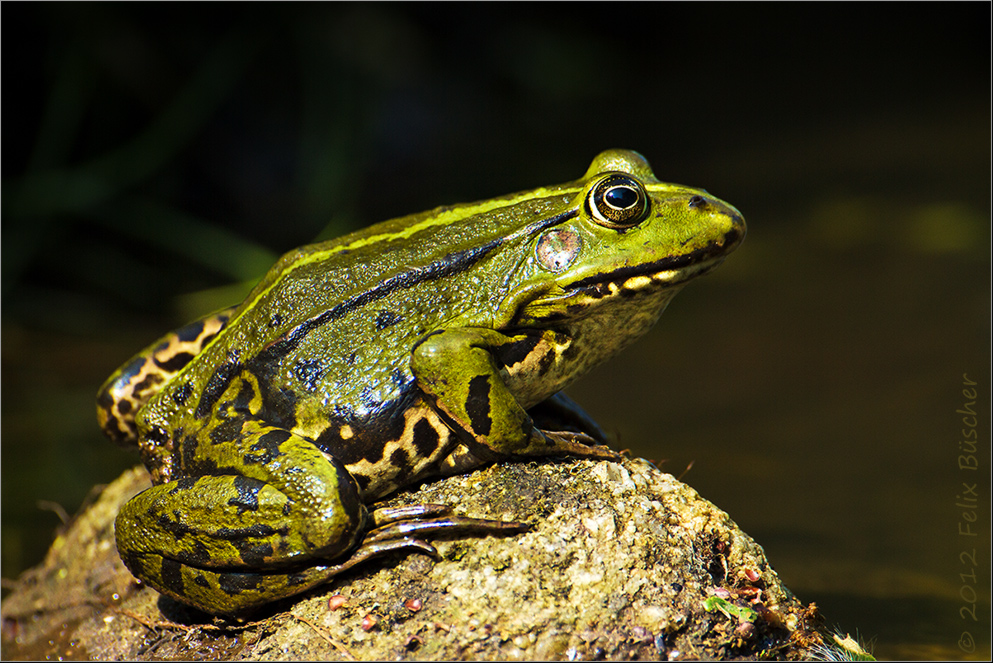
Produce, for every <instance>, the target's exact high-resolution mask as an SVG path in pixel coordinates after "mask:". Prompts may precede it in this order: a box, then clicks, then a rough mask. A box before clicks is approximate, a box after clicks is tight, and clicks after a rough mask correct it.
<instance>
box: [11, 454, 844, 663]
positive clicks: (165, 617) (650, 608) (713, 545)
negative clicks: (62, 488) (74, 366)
mask: <svg viewBox="0 0 993 663" xmlns="http://www.w3.org/2000/svg"><path fill="white" fill-rule="evenodd" d="M147 482H148V478H147V475H146V474H145V473H144V471H143V470H141V469H138V468H136V469H134V470H131V471H129V472H126V473H125V474H124V475H122V476H121V477H120V478H119V479H118V480H117V481H115V482H114V483H113V484H111V485H110V486H108V487H107V488H106V489H105V490H104V492H103V493H102V494H101V496H100V497H99V499H98V500H97V501H96V502H95V503H94V504H93V505H92V506H91V507H90V508H88V509H87V510H86V511H85V512H83V513H82V514H81V515H80V516H79V517H78V518H76V519H75V520H74V522H72V523H71V524H70V526H69V527H68V528H67V529H66V531H65V532H63V533H62V534H60V536H59V537H58V539H57V540H56V542H55V544H53V546H52V549H51V550H50V552H49V554H48V557H47V558H46V560H45V561H44V563H43V564H42V565H41V566H39V567H37V568H35V569H32V570H31V571H29V572H27V573H26V574H24V576H22V577H21V579H20V580H19V581H18V586H17V588H16V589H15V591H14V592H13V593H12V594H11V595H10V596H9V597H7V598H6V599H5V600H4V602H3V634H4V647H3V649H4V651H3V657H4V658H6V659H11V658H45V657H63V658H85V657H89V658H96V659H130V660H145V659H174V658H178V659H212V660H220V659H223V660H228V659H230V660H239V659H255V660H260V659H261V660H315V659H345V660H390V659H418V660H421V659H424V660H431V659H435V660H437V659H448V660H451V659H484V660H514V659H520V660H535V659H568V660H578V659H587V660H589V659H656V660H658V659H662V660H665V659H671V658H681V659H694V658H704V659H719V658H773V659H801V658H805V657H807V656H808V655H809V653H810V648H811V647H814V646H817V645H819V644H820V643H821V642H822V640H823V639H824V638H827V637H828V636H827V633H826V631H825V630H824V628H823V625H822V620H821V619H820V618H819V616H818V615H817V611H816V607H814V606H804V605H803V604H801V603H800V602H799V601H798V600H797V599H796V598H794V597H793V595H792V594H791V593H790V592H789V590H787V589H786V588H785V587H783V585H782V584H781V583H780V581H779V577H778V576H777V575H776V572H775V571H774V570H773V569H772V567H771V566H770V565H769V562H768V561H767V560H766V558H765V554H764V552H763V551H762V548H761V547H760V546H759V545H758V544H757V543H755V542H754V541H753V540H752V539H751V538H750V537H748V535H746V534H745V533H743V532H742V531H741V530H740V529H738V527H737V526H736V525H735V524H734V523H733V522H732V521H731V519H730V517H728V515H727V514H726V513H724V512H723V511H721V510H720V509H718V508H717V507H715V506H714V505H713V504H711V503H710V502H708V501H706V500H704V499H702V498H701V497H700V496H699V495H698V494H697V493H696V491H694V490H693V489H692V488H689V487H688V486H686V485H685V484H683V483H680V482H679V481H677V480H676V479H675V478H673V477H672V476H671V475H669V474H666V473H664V472H662V471H660V470H658V469H657V468H656V467H655V466H653V465H652V464H651V463H648V462H647V461H644V460H640V459H634V460H625V461H624V462H623V463H613V462H607V461H588V460H578V461H577V460H567V461H560V462H541V463H539V462H521V463H505V464H501V465H494V466H491V467H488V468H485V469H482V470H479V471H476V472H473V473H470V474H467V475H463V476H457V477H451V478H448V479H444V480H440V481H435V482H431V483H427V484H424V485H422V486H420V487H419V488H417V489H414V490H409V491H405V492H402V493H400V494H399V495H397V496H395V497H394V498H393V499H391V500H389V501H388V502H387V504H388V505H390V506H399V505H405V504H419V503H441V504H449V505H452V506H453V507H454V509H455V512H456V513H458V514H460V515H466V516H473V517H479V518H497V519H503V520H521V521H526V522H528V523H531V524H532V529H531V531H529V532H526V533H524V534H516V535H513V536H505V537H492V536H490V537H482V538H460V539H442V540H436V541H435V542H434V543H435V545H436V547H437V548H438V551H439V553H440V555H441V559H440V560H439V561H435V560H433V559H431V558H430V557H427V556H424V555H419V554H407V555H393V556H389V557H384V558H382V559H381V560H378V561H373V562H370V563H368V564H365V565H362V566H359V567H357V568H355V569H353V570H352V571H350V572H348V573H347V574H345V575H342V576H339V577H338V578H336V579H334V580H333V581H332V582H331V583H329V584H327V585H325V586H323V587H321V588H318V589H317V590H315V591H312V592H311V593H309V594H306V595H304V596H303V597H302V598H301V597H296V598H294V599H288V600H284V601H281V602H278V603H275V604H272V605H271V606H269V607H267V608H265V609H264V610H263V611H260V612H257V613H255V614H253V615H250V616H248V617H247V618H246V620H245V621H244V622H222V621H219V620H212V619H211V618H209V617H207V616H205V615H203V614H201V613H198V612H196V611H193V610H190V609H188V608H185V607H184V606H182V605H180V604H177V603H175V602H173V601H171V600H168V599H165V598H163V597H160V596H159V595H158V594H157V593H156V592H155V591H154V590H152V589H150V588H147V587H143V586H140V585H139V584H138V583H136V582H135V581H134V579H133V578H132V577H131V575H130V573H128V571H127V569H125V568H124V566H123V565H122V564H121V562H120V559H119V558H118V556H117V552H116V549H115V546H114V539H113V522H114V516H115V515H116V513H117V510H118V508H119V507H120V505H121V504H122V503H123V501H125V500H127V499H128V498H129V497H130V496H131V495H133V494H135V493H136V492H137V491H139V490H141V489H143V488H144V487H146V486H147V485H148V483H147ZM332 597H336V598H333V599H332Z"/></svg>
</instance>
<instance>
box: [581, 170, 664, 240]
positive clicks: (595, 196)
mask: <svg viewBox="0 0 993 663" xmlns="http://www.w3.org/2000/svg"><path fill="white" fill-rule="evenodd" d="M586 210H587V212H588V213H589V215H590V216H592V217H593V220H594V221H596V222H597V223H599V224H600V225H601V226H604V227H606V228H630V227H631V226H634V225H637V224H639V223H641V222H642V221H643V220H644V219H645V217H647V216H648V211H649V207H648V194H647V193H646V192H645V189H644V187H642V186H641V182H639V181H638V180H636V179H634V178H633V177H628V176H627V175H609V176H607V177H605V178H604V179H602V180H600V182H599V183H598V184H597V185H596V186H595V187H593V190H592V191H590V195H589V197H587V199H586Z"/></svg>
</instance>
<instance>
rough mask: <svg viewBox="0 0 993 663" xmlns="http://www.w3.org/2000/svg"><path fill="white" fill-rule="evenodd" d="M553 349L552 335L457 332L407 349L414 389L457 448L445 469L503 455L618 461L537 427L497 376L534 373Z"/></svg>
mask: <svg viewBox="0 0 993 663" xmlns="http://www.w3.org/2000/svg"><path fill="white" fill-rule="evenodd" d="M557 344H558V339H557V335H556V333H555V332H552V331H545V332H543V333H541V335H540V337H538V338H536V337H535V335H530V334H520V335H516V336H508V335H506V334H502V333H500V332H498V331H495V330H492V329H486V328H477V327H462V328H454V329H445V330H439V331H436V332H433V333H431V334H429V335H427V336H426V337H424V338H423V339H422V340H421V341H420V342H419V343H418V344H417V345H416V346H415V347H414V350H413V355H412V357H411V370H412V371H413V373H414V376H415V377H416V378H417V382H418V385H419V386H420V388H421V389H422V390H423V391H424V392H425V393H426V394H427V395H428V397H429V399H430V400H431V401H432V403H433V404H434V406H435V407H436V408H437V410H438V411H439V412H441V414H442V416H443V417H444V418H445V420H446V423H448V425H449V426H451V427H452V428H453V429H454V430H455V431H456V432H459V433H460V439H461V440H462V442H463V443H464V445H465V449H463V450H456V452H454V453H453V456H452V458H450V459H448V460H447V461H446V462H447V463H448V464H449V465H452V467H453V468H454V467H458V468H460V469H461V468H467V467H470V466H472V465H474V464H479V463H480V462H486V461H489V460H494V459H497V458H501V457H507V456H548V455H565V456H585V457H592V458H606V459H617V458H618V455H617V454H616V453H615V452H613V451H611V450H610V449H608V448H607V447H605V446H602V445H599V444H597V440H595V439H594V438H592V437H590V436H589V435H587V434H585V433H581V432H570V431H546V430H541V429H539V428H538V427H537V426H535V424H534V421H533V420H532V419H531V417H530V415H528V413H527V411H526V410H525V409H524V407H523V406H522V404H521V403H520V402H519V401H518V400H517V397H516V396H515V395H514V393H513V392H512V391H511V388H510V387H509V386H508V384H507V380H506V379H505V377H504V375H509V374H510V373H512V372H514V371H525V372H538V371H541V370H542V368H541V364H542V362H551V361H554V358H555V357H554V352H555V348H556V346H557ZM537 400H539V401H540V400H541V399H540V398H539V399H537ZM462 456H466V457H462ZM442 469H443V471H444V470H445V468H442Z"/></svg>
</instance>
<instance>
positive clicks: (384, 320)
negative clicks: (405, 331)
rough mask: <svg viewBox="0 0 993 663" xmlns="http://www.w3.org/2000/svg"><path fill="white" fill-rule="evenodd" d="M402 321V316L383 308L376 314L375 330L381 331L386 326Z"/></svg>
mask: <svg viewBox="0 0 993 663" xmlns="http://www.w3.org/2000/svg"><path fill="white" fill-rule="evenodd" d="M399 322H403V316H400V315H397V314H396V313H394V312H393V311H389V310H386V309H383V310H382V311H380V312H379V314H378V315H377V316H376V330H377V331H382V330H384V329H386V328H387V327H392V326H393V325H395V324H397V323H399Z"/></svg>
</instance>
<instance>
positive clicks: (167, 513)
mask: <svg viewBox="0 0 993 663" xmlns="http://www.w3.org/2000/svg"><path fill="white" fill-rule="evenodd" d="M226 437H228V439H227V440H225V438H226ZM200 438H201V439H203V440H204V441H203V442H201V443H200V444H198V445H197V444H194V443H193V442H188V444H189V445H191V447H192V448H193V449H194V451H192V452H188V453H187V455H188V456H189V457H188V458H186V459H184V463H185V464H186V470H187V471H191V467H193V468H195V469H196V472H195V474H196V476H189V477H184V478H180V479H179V480H176V481H170V482H168V483H164V484H161V485H158V486H153V487H152V488H150V489H148V490H146V491H144V492H142V493H140V494H138V495H136V496H135V497H134V498H133V499H132V500H131V501H129V502H128V503H127V504H125V506H124V507H123V508H122V509H121V512H120V514H119V515H118V517H117V545H118V549H119V551H120V553H121V558H122V559H123V560H124V562H125V564H126V565H127V566H128V568H130V569H131V570H132V572H133V573H134V574H135V575H136V576H138V577H140V578H142V579H143V580H145V581H146V582H148V583H149V584H150V585H152V586H153V587H155V588H156V589H157V590H159V591H160V592H162V593H164V594H166V595H168V596H171V597H173V598H175V599H177V600H179V601H182V602H185V603H189V604H191V605H194V606H196V607H198V608H201V609H203V610H206V611H208V612H211V613H214V614H231V613H235V612H238V611H242V610H246V609H250V608H254V607H257V606H259V605H261V604H263V603H266V602H269V601H273V600H276V599H279V598H283V597H286V596H291V595H293V594H297V593H299V592H302V591H304V590H306V589H308V588H309V587H312V586H314V585H316V584H319V583H320V582H323V581H324V580H326V578H327V577H329V575H328V574H327V573H325V571H324V570H322V569H325V570H326V568H328V567H327V564H328V562H330V561H331V560H333V559H335V558H336V557H339V556H341V555H342V554H344V553H345V552H347V551H348V550H349V549H350V548H352V547H353V546H354V545H355V544H356V543H357V541H358V539H359V538H360V537H361V535H362V533H363V532H364V530H365V523H366V519H367V517H368V515H367V511H366V509H365V507H364V506H363V505H362V503H361V501H360V500H359V495H358V489H357V487H356V485H355V482H354V480H353V479H352V477H351V475H349V474H348V472H347V471H346V470H345V469H344V468H343V467H342V466H341V465H340V464H339V463H338V462H337V461H335V460H333V459H329V458H327V457H326V456H325V455H324V454H322V453H321V452H320V451H319V450H318V449H317V448H316V447H315V446H314V445H313V444H312V443H311V442H309V441H307V440H305V439H303V438H301V437H298V436H295V435H293V434H292V433H290V432H288V431H285V430H282V429H278V428H275V427H272V426H269V425H266V424H264V423H262V422H259V421H257V420H254V419H249V420H241V421H237V420H231V419H228V420H223V421H222V423H220V424H219V425H217V427H216V428H214V429H213V430H211V431H209V432H205V433H203V434H202V435H201V436H200ZM307 567H310V568H307Z"/></svg>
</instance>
